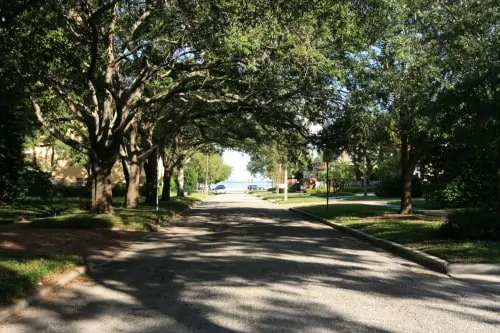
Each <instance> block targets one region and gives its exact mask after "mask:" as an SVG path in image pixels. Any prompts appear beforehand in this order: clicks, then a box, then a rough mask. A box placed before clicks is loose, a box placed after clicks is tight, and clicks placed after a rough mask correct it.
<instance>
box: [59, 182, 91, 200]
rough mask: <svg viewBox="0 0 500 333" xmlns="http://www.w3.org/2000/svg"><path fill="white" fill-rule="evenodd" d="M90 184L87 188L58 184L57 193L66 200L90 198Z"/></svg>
mask: <svg viewBox="0 0 500 333" xmlns="http://www.w3.org/2000/svg"><path fill="white" fill-rule="evenodd" d="M89 185H90V184H87V186H76V185H65V184H56V185H54V187H55V192H56V193H57V195H59V196H61V197H64V198H90V186H89Z"/></svg>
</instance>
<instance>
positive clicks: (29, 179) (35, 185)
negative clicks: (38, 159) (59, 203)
mask: <svg viewBox="0 0 500 333" xmlns="http://www.w3.org/2000/svg"><path fill="white" fill-rule="evenodd" d="M21 182H22V186H23V187H24V188H25V191H26V195H27V196H30V197H39V198H42V199H44V200H49V199H52V198H53V197H54V196H55V195H56V194H57V192H56V189H55V187H54V185H53V184H52V180H51V175H50V173H49V172H43V171H41V170H40V169H38V167H29V168H26V169H25V170H23V172H22V173H21Z"/></svg>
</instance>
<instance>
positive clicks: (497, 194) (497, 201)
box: [495, 143, 500, 212]
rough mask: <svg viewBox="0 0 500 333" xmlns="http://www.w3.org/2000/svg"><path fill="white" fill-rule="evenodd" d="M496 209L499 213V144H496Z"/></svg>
mask: <svg viewBox="0 0 500 333" xmlns="http://www.w3.org/2000/svg"><path fill="white" fill-rule="evenodd" d="M496 185H497V186H496V187H497V188H496V192H497V193H496V198H495V199H496V209H497V211H498V212H500V143H497V184H496Z"/></svg>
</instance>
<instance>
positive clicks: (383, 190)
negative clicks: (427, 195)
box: [375, 177, 423, 198]
mask: <svg viewBox="0 0 500 333" xmlns="http://www.w3.org/2000/svg"><path fill="white" fill-rule="evenodd" d="M402 190H403V182H402V181H401V177H389V178H385V179H382V181H381V182H380V183H378V185H377V186H376V187H375V195H376V196H377V197H382V198H384V197H385V198H390V197H400V196H401V194H402ZM422 192H423V189H422V182H421V181H420V179H419V178H418V177H414V178H413V179H412V181H411V196H412V197H413V198H419V197H421V196H422Z"/></svg>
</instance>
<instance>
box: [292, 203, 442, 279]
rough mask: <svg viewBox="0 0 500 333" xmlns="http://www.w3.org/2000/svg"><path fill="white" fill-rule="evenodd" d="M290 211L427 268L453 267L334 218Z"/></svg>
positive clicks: (438, 259)
mask: <svg viewBox="0 0 500 333" xmlns="http://www.w3.org/2000/svg"><path fill="white" fill-rule="evenodd" d="M289 210H290V211H292V212H295V213H297V214H301V215H304V216H307V217H309V218H312V219H314V220H317V221H319V222H322V223H323V224H326V225H328V226H330V227H333V228H335V229H338V230H340V231H343V232H345V233H347V234H350V235H351V236H354V237H356V238H358V239H362V240H364V241H366V242H368V243H370V244H373V245H375V246H377V247H379V248H382V249H384V250H387V251H389V252H391V253H393V254H396V255H399V256H400V257H403V258H405V259H408V260H411V261H413V262H415V263H417V264H419V265H421V266H424V267H426V268H429V269H431V270H433V271H436V272H438V273H443V274H447V275H449V274H450V268H451V267H452V266H451V264H450V263H449V262H448V261H446V260H444V259H441V258H438V257H435V256H432V255H430V254H427V253H425V252H422V251H419V250H416V249H413V248H410V247H407V246H404V245H401V244H398V243H394V242H391V241H388V240H385V239H381V238H378V237H374V236H371V235H368V234H366V233H364V232H362V231H359V230H356V229H353V228H351V227H348V226H346V225H343V224H341V223H338V222H335V221H333V220H328V219H325V218H323V217H319V216H316V215H313V214H310V213H308V212H305V211H303V210H300V209H297V208H289Z"/></svg>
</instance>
